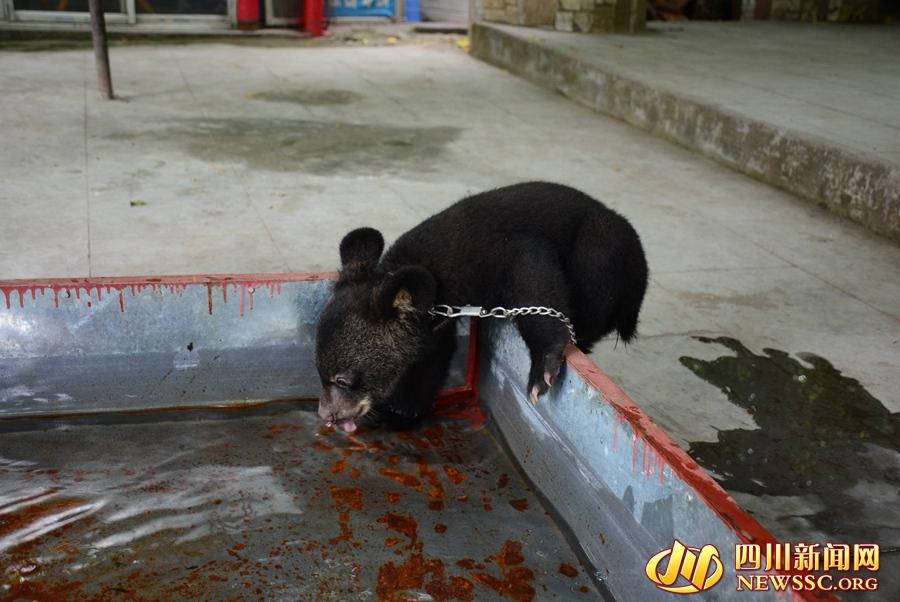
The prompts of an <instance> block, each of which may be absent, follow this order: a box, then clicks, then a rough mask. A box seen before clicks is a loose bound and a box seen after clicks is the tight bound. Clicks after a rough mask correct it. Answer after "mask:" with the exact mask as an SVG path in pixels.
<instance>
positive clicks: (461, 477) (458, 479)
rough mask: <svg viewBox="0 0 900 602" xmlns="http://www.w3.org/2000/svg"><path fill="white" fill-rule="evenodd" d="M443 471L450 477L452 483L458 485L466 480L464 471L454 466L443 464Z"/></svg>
mask: <svg viewBox="0 0 900 602" xmlns="http://www.w3.org/2000/svg"><path fill="white" fill-rule="evenodd" d="M444 472H445V473H446V474H447V478H448V479H450V482H451V483H453V484H454V485H459V484H460V483H462V482H463V481H465V480H466V475H465V473H463V471H461V470H460V469H458V468H456V467H455V466H449V465H447V464H444Z"/></svg>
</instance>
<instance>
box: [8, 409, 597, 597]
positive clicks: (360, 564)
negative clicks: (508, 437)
mask: <svg viewBox="0 0 900 602" xmlns="http://www.w3.org/2000/svg"><path fill="white" fill-rule="evenodd" d="M312 410H313V408H312V407H310V406H306V405H304V406H298V405H297V404H286V403H281V404H271V405H268V406H264V407H259V408H255V409H247V410H240V411H237V410H228V411H182V412H169V413H166V412H153V413H146V414H140V415H130V416H129V415H107V416H105V417H100V418H82V419H72V420H68V421H62V422H61V421H40V420H29V421H21V420H19V421H6V422H3V423H0V566H2V567H4V568H3V573H2V574H0V587H2V590H0V598H4V599H17V598H26V599H35V598H38V599H69V600H83V599H110V598H113V599H115V598H119V599H166V598H168V599H172V598H184V599H216V600H222V599H258V598H262V599H301V600H327V599H333V600H356V599H358V600H376V599H378V600H390V599H409V598H413V599H435V600H452V599H459V600H467V599H472V598H473V597H474V598H475V599H484V598H492V597H493V598H496V597H499V596H500V595H502V596H503V597H505V598H508V599H513V600H531V599H540V600H546V599H566V600H569V599H596V598H597V594H596V590H594V589H593V586H592V585H591V582H590V579H589V578H588V576H587V574H586V572H585V571H586V569H585V568H584V567H582V566H581V565H580V563H579V560H578V558H577V557H576V556H575V555H574V553H573V552H572V551H571V549H570V548H569V546H568V545H567V544H566V541H565V539H564V537H563V535H562V533H561V532H560V531H559V530H558V529H557V527H556V525H555V524H554V522H553V521H552V520H551V519H550V517H549V515H548V514H547V513H546V512H545V511H544V508H543V507H542V506H541V504H540V502H539V501H538V499H537V498H536V497H535V495H534V494H533V492H531V491H530V490H529V488H528V486H527V484H526V483H525V482H523V481H522V479H521V478H520V476H519V475H518V473H517V472H516V470H515V468H514V466H513V465H512V464H511V463H510V461H509V459H508V458H507V457H505V455H504V454H503V452H502V450H501V447H500V446H499V445H498V443H497V441H496V440H495V439H494V438H493V436H492V435H491V434H490V432H489V430H488V429H480V430H473V429H472V428H471V427H470V426H469V423H467V422H465V421H462V420H449V419H443V420H435V421H432V422H430V423H428V424H425V425H423V426H422V427H420V428H419V429H417V430H415V431H410V432H406V433H389V432H383V431H374V432H361V433H358V436H347V435H346V434H344V433H340V432H335V431H334V430H333V429H326V428H322V427H321V426H320V423H319V420H318V418H317V416H316V415H315V413H314V412H313V411H312Z"/></svg>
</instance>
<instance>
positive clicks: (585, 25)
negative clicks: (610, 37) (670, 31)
mask: <svg viewBox="0 0 900 602" xmlns="http://www.w3.org/2000/svg"><path fill="white" fill-rule="evenodd" d="M646 12H647V4H646V0H474V2H473V10H472V16H473V18H474V19H476V20H484V21H491V22H494V23H509V24H511V25H528V26H541V25H545V26H550V27H553V28H554V29H557V30H560V31H579V32H589V31H638V30H640V29H643V28H644V24H645V21H646Z"/></svg>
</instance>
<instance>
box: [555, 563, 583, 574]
mask: <svg viewBox="0 0 900 602" xmlns="http://www.w3.org/2000/svg"><path fill="white" fill-rule="evenodd" d="M559 572H560V573H562V574H563V575H565V576H566V577H570V578H575V577H577V576H578V569H576V568H575V567H574V566H572V565H571V564H566V563H565V562H564V563H562V564H560V565H559Z"/></svg>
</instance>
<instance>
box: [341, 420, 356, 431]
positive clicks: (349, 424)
mask: <svg viewBox="0 0 900 602" xmlns="http://www.w3.org/2000/svg"><path fill="white" fill-rule="evenodd" d="M341 428H343V429H344V430H345V431H347V432H348V433H353V432H356V423H355V422H354V421H353V419H352V418H351V419H350V420H345V421H344V422H342V423H341Z"/></svg>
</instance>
